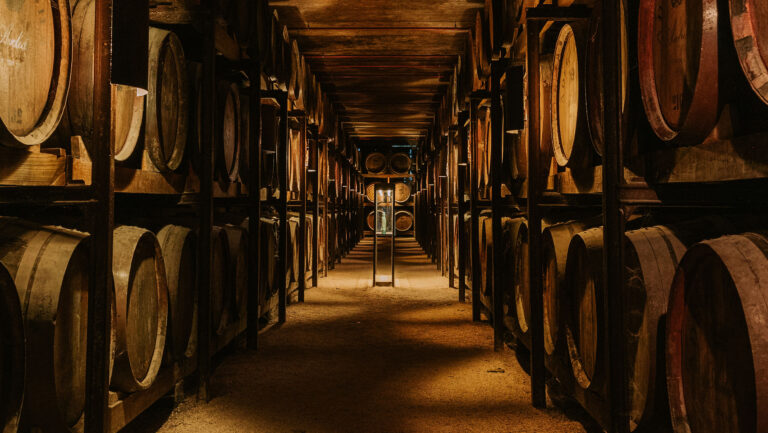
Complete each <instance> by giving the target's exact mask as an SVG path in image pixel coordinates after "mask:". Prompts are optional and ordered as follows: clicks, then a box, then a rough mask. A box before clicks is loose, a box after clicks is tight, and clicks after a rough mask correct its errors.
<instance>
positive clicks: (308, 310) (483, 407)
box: [129, 240, 586, 433]
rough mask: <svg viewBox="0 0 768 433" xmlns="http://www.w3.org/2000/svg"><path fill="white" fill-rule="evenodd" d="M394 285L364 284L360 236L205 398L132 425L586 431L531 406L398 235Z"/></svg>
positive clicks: (292, 430) (444, 286)
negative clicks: (205, 401)
mask: <svg viewBox="0 0 768 433" xmlns="http://www.w3.org/2000/svg"><path fill="white" fill-rule="evenodd" d="M398 242H399V246H398V249H397V259H396V263H397V277H396V283H397V287H396V288H390V287H375V288H371V287H370V286H371V261H370V260H371V250H372V249H371V244H370V243H369V242H363V243H362V244H361V245H360V246H358V247H357V248H356V249H355V251H353V252H352V253H351V254H350V255H349V256H347V257H346V258H345V259H344V261H343V263H342V264H340V265H337V266H336V270H334V271H331V272H330V273H329V275H328V278H323V279H321V280H320V287H319V288H316V289H312V290H309V291H308V292H307V295H306V302H305V303H304V304H299V305H292V306H290V307H289V308H288V321H287V323H286V324H284V325H283V326H282V327H280V328H279V329H272V330H269V331H267V332H266V333H265V334H263V336H262V338H261V341H260V342H261V347H260V349H259V351H258V352H255V353H251V352H241V353H235V354H234V355H231V356H229V357H227V358H226V359H225V361H224V362H223V363H222V364H221V365H220V366H219V367H218V368H217V370H216V371H215V374H214V376H213V378H212V393H213V400H212V401H211V402H210V403H208V404H201V403H198V402H196V401H195V399H194V398H189V399H188V400H187V401H186V402H185V403H182V404H181V405H180V406H177V407H175V408H173V407H172V405H171V404H169V403H167V402H166V403H165V405H163V404H160V405H158V406H156V407H155V408H154V409H153V410H152V412H151V413H149V414H146V415H145V416H142V418H141V419H139V420H137V422H135V423H134V424H133V425H132V426H130V428H129V430H131V431H134V432H154V431H160V432H169V433H170V432H174V433H175V432H211V433H213V432H269V433H281V432H287V433H298V432H307V433H341V432H345V433H346V432H355V433H358V432H371V433H374V432H381V433H399V432H484V433H488V432H547V433H559V432H568V433H572V432H573V433H575V432H585V431H586V430H585V428H584V427H582V425H581V424H580V423H579V422H576V421H574V420H571V419H569V418H568V417H566V416H565V415H564V414H563V413H562V412H561V411H559V410H558V409H547V410H537V409H534V408H533V407H532V406H531V405H530V383H529V377H528V376H527V375H526V374H525V373H524V372H523V371H522V369H521V368H520V367H519V365H518V364H517V361H516V360H515V356H514V354H513V353H512V352H511V351H509V350H506V351H504V352H502V353H494V352H493V346H492V330H491V328H490V327H489V326H488V325H487V324H477V323H472V321H471V320H470V318H471V308H470V305H468V304H460V303H458V302H457V301H456V299H457V294H456V291H455V290H453V289H450V288H448V280H447V278H443V277H441V276H440V273H439V272H438V271H436V270H435V266H434V265H432V264H430V263H428V261H427V258H426V256H424V255H423V253H422V252H421V250H420V249H419V248H418V246H417V244H416V243H415V242H413V241H408V240H400V241H398Z"/></svg>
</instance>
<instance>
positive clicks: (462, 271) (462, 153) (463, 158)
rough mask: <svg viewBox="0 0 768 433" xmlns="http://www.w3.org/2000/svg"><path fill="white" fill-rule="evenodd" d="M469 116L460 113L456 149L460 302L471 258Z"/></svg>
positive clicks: (463, 300)
mask: <svg viewBox="0 0 768 433" xmlns="http://www.w3.org/2000/svg"><path fill="white" fill-rule="evenodd" d="M468 117H469V114H468V113H467V112H466V111H462V112H460V113H459V144H458V149H456V151H457V152H459V154H458V163H457V167H456V176H457V178H456V180H457V183H458V194H459V197H458V199H459V206H458V209H459V302H462V303H464V302H466V300H467V297H466V293H467V275H466V265H467V260H468V259H469V258H468V257H467V251H468V249H467V243H468V241H469V239H467V236H466V234H465V233H464V214H465V213H466V212H467V208H468V206H467V203H466V200H465V198H466V197H465V195H464V189H465V188H466V181H467V151H466V149H467V145H468V140H467V138H468V137H467V127H466V123H467V119H468ZM473 317H474V309H473Z"/></svg>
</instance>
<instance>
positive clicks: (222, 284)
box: [209, 226, 233, 335]
mask: <svg viewBox="0 0 768 433" xmlns="http://www.w3.org/2000/svg"><path fill="white" fill-rule="evenodd" d="M211 256H212V265H211V281H212V283H211V291H210V295H209V296H210V309H211V329H213V331H214V332H216V333H217V334H219V335H221V334H223V333H224V330H225V329H226V327H227V325H228V324H229V321H230V317H231V315H230V308H229V306H230V305H232V302H233V301H232V297H233V290H232V284H231V282H230V281H231V278H230V272H229V271H230V263H231V257H230V255H229V242H228V239H227V234H226V231H225V230H224V228H223V227H218V226H214V227H213V231H212V232H211Z"/></svg>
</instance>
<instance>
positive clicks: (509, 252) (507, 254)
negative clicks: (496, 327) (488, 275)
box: [501, 218, 528, 331]
mask: <svg viewBox="0 0 768 433" xmlns="http://www.w3.org/2000/svg"><path fill="white" fill-rule="evenodd" d="M527 228H528V226H527V222H526V220H525V218H503V219H502V220H501V229H502V236H503V240H504V265H505V269H507V270H508V271H509V272H512V284H505V285H504V287H503V288H502V302H503V304H504V307H503V308H504V324H505V325H506V327H507V329H510V330H516V329H520V326H519V325H518V323H517V322H518V320H517V304H516V290H515V283H516V282H517V281H518V278H522V277H523V276H522V275H520V276H518V273H520V272H522V273H525V274H527V273H528V269H527V268H522V269H518V263H517V260H518V257H517V254H520V252H519V251H518V248H519V247H518V245H517V242H518V239H519V237H520V232H521V231H522V230H523V229H526V230H527ZM525 254H527V252H526V253H525ZM524 259H525V262H526V264H527V257H526V258H524ZM505 281H509V279H508V278H506V277H505ZM526 331H527V328H526Z"/></svg>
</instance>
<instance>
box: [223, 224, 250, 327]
mask: <svg viewBox="0 0 768 433" xmlns="http://www.w3.org/2000/svg"><path fill="white" fill-rule="evenodd" d="M223 229H224V234H225V235H226V237H227V249H228V250H229V257H230V260H229V271H228V274H229V286H230V288H229V290H230V292H231V293H232V294H233V296H232V302H230V309H231V312H232V317H233V319H234V320H242V319H244V318H245V317H246V314H247V311H248V231H247V230H246V229H244V228H243V227H240V226H235V225H231V224H227V225H225V226H224V227H223Z"/></svg>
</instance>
